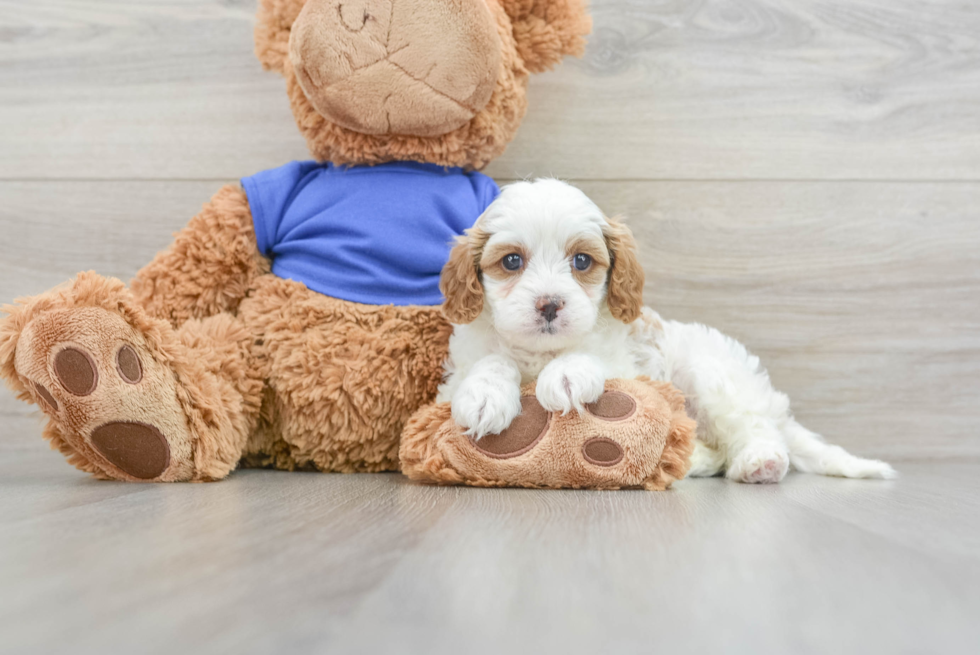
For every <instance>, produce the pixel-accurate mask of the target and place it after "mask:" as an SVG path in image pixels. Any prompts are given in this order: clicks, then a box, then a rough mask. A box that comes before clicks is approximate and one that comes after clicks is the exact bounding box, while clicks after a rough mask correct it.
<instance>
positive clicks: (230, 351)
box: [0, 0, 590, 481]
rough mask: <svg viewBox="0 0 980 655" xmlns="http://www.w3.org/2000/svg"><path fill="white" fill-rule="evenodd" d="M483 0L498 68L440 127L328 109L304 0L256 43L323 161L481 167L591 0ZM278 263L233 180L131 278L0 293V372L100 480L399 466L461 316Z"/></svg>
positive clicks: (569, 42)
mask: <svg viewBox="0 0 980 655" xmlns="http://www.w3.org/2000/svg"><path fill="white" fill-rule="evenodd" d="M469 1H476V2H479V1H484V0H469ZM485 1H486V2H487V7H488V8H489V10H490V15H491V16H492V17H493V20H494V21H495V27H496V29H497V32H498V35H499V37H500V39H499V40H500V44H501V62H502V63H501V66H500V67H499V76H498V79H497V80H496V83H495V86H494V90H493V92H492V95H491V98H490V100H489V102H488V103H487V104H486V106H485V107H483V109H482V110H480V111H479V112H478V113H477V114H476V115H475V117H474V118H473V119H472V120H471V121H470V122H469V123H467V124H466V125H464V126H462V127H460V128H458V129H455V130H453V131H451V132H449V133H447V134H444V135H442V136H439V137H426V138H423V137H406V136H398V135H388V136H376V135H375V136H372V135H366V134H359V133H356V132H353V131H350V130H347V129H344V128H341V127H339V126H337V125H334V124H332V123H330V122H328V121H327V120H325V119H324V118H323V117H322V116H320V115H319V114H317V113H316V111H315V110H314V109H313V106H312V104H311V103H310V102H309V100H308V99H307V98H306V96H305V95H304V94H303V91H302V89H301V88H300V86H299V84H298V83H297V80H296V77H295V74H294V72H293V70H292V67H291V66H292V64H291V62H290V59H289V33H290V28H291V26H292V25H293V23H294V21H295V20H296V18H297V16H298V15H299V14H300V11H301V10H302V8H303V5H304V4H305V2H306V0H261V3H260V7H259V13H258V21H257V24H256V28H255V44H256V53H257V55H258V57H259V59H260V61H261V62H262V64H263V65H264V66H265V67H266V68H269V69H273V70H276V71H279V72H280V73H282V74H283V75H284V76H285V78H286V88H287V92H288V94H289V98H290V102H291V104H292V107H293V112H294V114H295V117H296V122H297V125H298V126H299V129H300V131H301V132H302V133H303V135H304V136H305V137H306V139H307V142H308V145H309V148H310V151H311V152H312V153H313V155H314V157H316V158H317V159H319V160H329V161H333V162H334V163H338V164H341V163H344V164H353V163H357V164H372V163H379V162H385V161H392V160H417V161H422V162H429V163H435V164H442V165H453V166H462V167H465V168H468V169H478V168H481V167H482V166H484V165H485V164H486V163H487V162H489V161H490V160H491V159H493V158H494V157H496V156H497V155H499V154H500V153H501V152H503V150H504V148H505V147H506V145H507V143H508V142H509V141H510V140H511V139H512V138H513V136H514V134H515V132H516V130H517V128H518V125H519V124H520V121H521V119H522V117H523V115H524V111H525V107H526V87H527V79H528V73H529V71H539V70H544V69H546V68H548V67H550V66H553V65H554V64H556V63H557V62H558V61H559V60H560V59H561V57H562V56H563V55H565V54H577V53H579V52H581V49H582V46H583V36H584V35H585V34H586V33H587V32H588V30H589V25H590V23H589V19H588V17H587V15H586V14H585V10H584V5H583V3H582V2H581V1H580V0H521V1H514V0H503V1H502V2H498V1H497V0H485ZM269 271H270V262H269V261H268V260H267V259H266V258H264V257H263V256H262V255H261V254H260V253H259V252H258V250H257V247H256V239H255V234H254V230H253V225H252V216H251V212H250V211H249V206H248V200H247V198H246V196H245V194H244V192H243V191H242V190H241V189H240V188H238V187H237V186H227V187H224V188H222V189H221V190H219V191H218V193H217V194H216V195H215V196H214V197H213V198H212V199H211V201H210V202H209V203H208V204H207V205H205V207H204V209H203V210H202V211H201V213H200V214H198V215H197V216H196V217H195V218H194V219H193V220H192V221H191V222H190V224H188V226H187V227H186V228H184V230H182V231H181V232H180V233H179V234H178V235H177V237H176V239H175V241H174V242H173V244H172V245H171V246H170V247H169V248H167V249H166V250H165V251H163V252H162V253H160V254H159V255H158V256H157V257H156V258H155V259H154V260H153V261H152V262H150V263H149V264H148V265H147V266H146V267H145V268H143V269H142V270H141V271H140V272H139V273H138V274H137V277H136V279H135V280H133V282H132V284H131V286H130V287H129V288H127V287H126V286H125V285H123V284H122V283H121V282H119V281H118V280H114V279H108V278H102V277H100V276H98V275H95V274H94V273H83V274H80V275H79V276H78V277H77V278H76V279H75V280H73V281H72V282H70V283H69V284H67V285H66V286H63V287H59V288H56V289H53V290H51V291H48V292H46V293H43V294H41V295H39V296H36V297H34V298H27V299H22V300H20V301H18V302H17V303H15V304H14V305H9V306H6V307H4V308H3V310H4V311H5V312H6V313H7V316H6V317H5V318H2V319H0V377H2V378H3V379H4V380H5V381H6V382H7V384H8V385H9V386H10V387H11V388H12V389H13V390H14V391H15V392H16V393H17V395H18V397H19V398H21V399H22V400H25V401H27V402H31V403H35V404H37V405H38V406H39V407H41V408H42V410H44V411H45V413H46V414H47V416H48V418H49V422H48V425H47V427H46V428H45V430H44V436H45V438H47V439H48V440H49V441H50V442H51V445H52V447H54V448H56V449H58V450H59V451H60V452H62V454H64V455H65V457H66V458H67V459H68V461H69V462H70V463H71V464H73V465H74V466H76V467H78V468H79V469H81V470H83V471H87V472H89V473H92V474H94V475H96V476H98V477H102V478H112V479H119V480H131V481H135V480H153V481H182V480H194V481H207V480H217V479H220V478H222V477H224V476H226V475H227V474H228V473H229V472H230V471H231V470H233V469H234V468H235V467H236V466H237V465H240V464H241V465H247V466H270V467H276V468H282V469H289V470H292V469H319V470H324V471H345V472H353V471H382V470H392V469H396V468H398V440H399V436H400V434H401V432H402V429H403V427H404V426H405V424H406V422H407V421H408V419H409V417H410V416H411V415H412V414H413V412H415V411H416V410H417V409H418V408H419V407H420V406H422V405H424V404H425V403H428V402H430V401H431V400H432V399H433V398H434V396H435V393H436V389H437V386H438V384H439V382H440V379H441V365H442V362H443V360H444V359H445V357H446V350H447V343H448V339H449V333H450V327H449V324H448V323H447V321H446V319H445V318H444V317H443V315H442V314H441V311H440V308H439V307H394V306H371V305H361V304H357V303H353V302H346V301H341V300H337V299H334V298H329V297H327V296H324V295H321V294H318V293H315V292H312V291H310V290H309V289H307V288H306V287H305V286H304V285H302V284H299V283H297V282H292V281H289V280H284V279H280V278H277V277H275V276H273V275H271V274H270V272H269ZM124 355H125V356H126V357H128V359H126V362H127V365H128V368H127V367H125V366H123V363H122V362H123V359H122V358H123V357H124ZM137 374H138V375H137ZM134 375H137V377H138V378H139V381H138V383H134V382H133V376H134ZM79 380H82V381H84V382H85V385H82V386H84V387H85V388H82V386H79ZM89 382H91V385H89ZM89 386H91V387H92V388H91V389H89V388H88V387H89ZM107 426H108V427H109V428H111V429H109V430H104V429H102V428H105V427H107ZM100 430H102V431H101V432H100ZM161 440H162V441H161Z"/></svg>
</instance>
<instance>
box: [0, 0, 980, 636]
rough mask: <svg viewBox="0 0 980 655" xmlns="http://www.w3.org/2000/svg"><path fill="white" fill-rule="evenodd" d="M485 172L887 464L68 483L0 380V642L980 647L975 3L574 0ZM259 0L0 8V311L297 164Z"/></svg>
mask: <svg viewBox="0 0 980 655" xmlns="http://www.w3.org/2000/svg"><path fill="white" fill-rule="evenodd" d="M591 4H592V5H593V8H594V10H593V11H594V16H595V25H596V29H595V33H594V35H593V37H592V39H591V41H590V44H589V47H588V51H587V54H586V56H585V58H584V59H583V60H581V61H571V62H568V63H566V64H565V65H564V66H562V67H561V68H560V69H559V70H557V71H556V72H553V73H549V74H546V75H542V76H538V77H536V78H535V79H534V80H533V82H532V88H531V94H530V111H529V114H528V117H527V119H526V121H525V123H524V126H523V127H522V130H521V132H520V134H519V136H518V138H517V140H516V141H515V142H514V144H513V145H512V146H511V147H510V148H509V150H508V151H507V153H506V154H505V155H504V156H503V157H502V158H501V159H500V160H499V161H497V162H494V163H493V164H492V165H491V167H490V168H489V169H488V172H489V173H490V174H492V175H494V176H495V177H496V178H497V179H498V180H500V181H502V182H503V181H507V180H511V179H517V178H521V177H524V176H529V175H537V176H539V175H556V176H559V177H563V178H566V179H569V180H572V181H574V182H575V183H577V184H579V185H580V186H582V187H583V188H584V189H585V190H586V191H587V192H588V193H589V194H590V195H592V196H593V197H594V198H595V199H596V200H597V201H598V202H599V204H600V205H601V206H602V207H603V208H605V209H606V210H607V211H608V212H609V213H622V214H624V215H625V216H626V217H627V219H628V220H629V221H630V223H631V225H632V226H633V228H634V230H635V231H636V233H637V235H638V237H639V238H640V240H641V242H642V244H643V247H642V254H643V261H644V264H645V266H646V268H647V270H648V273H649V279H650V284H649V287H648V289H647V301H648V302H649V303H650V304H651V305H653V306H654V307H656V308H657V309H658V310H659V311H661V313H663V314H664V315H666V316H669V317H675V318H680V319H683V320H694V321H701V322H705V323H709V324H712V325H715V326H717V327H719V328H720V329H722V330H724V331H726V332H728V333H730V334H732V335H734V336H736V337H738V338H739V339H741V340H743V341H744V342H745V343H746V344H747V345H748V346H749V347H750V349H752V350H753V351H754V352H756V353H757V354H759V355H760V356H761V357H762V358H763V361H764V362H765V364H766V365H767V367H768V368H769V370H770V373H771V375H772V377H773V379H774V380H775V382H776V384H777V386H779V387H780V388H782V389H783V390H785V391H786V392H788V393H789V394H790V396H791V398H792V399H793V403H794V409H795V411H796V414H797V416H798V417H799V418H800V419H801V420H802V421H803V422H805V423H806V424H807V425H809V426H810V427H812V428H814V429H816V430H818V431H820V432H822V433H824V434H825V435H826V436H827V437H828V438H829V439H831V440H833V441H835V442H837V443H840V444H842V445H845V446H846V447H848V448H850V449H852V450H855V451H857V452H860V453H863V454H866V455H871V456H875V457H881V458H885V459H889V460H891V461H893V462H894V463H895V464H896V466H897V467H898V468H899V470H900V471H901V473H902V474H903V477H902V478H901V479H899V480H897V481H894V482H859V481H843V480H831V479H820V478H814V477H809V476H799V475H797V476H791V477H790V478H788V479H787V481H786V482H785V483H784V484H782V485H780V486H779V487H776V488H749V487H741V486H737V485H732V484H728V483H726V482H724V481H721V480H689V481H684V482H682V483H681V484H678V485H677V489H676V491H675V492H672V493H668V494H641V493H609V494H600V493H554V492H526V491H486V490H471V489H432V488H425V487H418V486H414V485H412V484H410V483H408V482H406V481H405V480H403V479H402V478H400V477H399V476H396V475H382V476H360V477H345V476H323V475H309V474H293V475H287V474H275V473H266V472H254V471H249V472H239V473H236V474H235V475H233V476H232V477H231V478H230V479H229V480H227V481H224V482H222V483H220V484H214V485H184V486H167V487H153V486H142V485H120V484H113V483H97V482H94V481H91V480H88V479H87V478H86V477H85V476H83V475H81V474H79V473H77V472H75V471H74V470H73V469H71V468H70V467H68V466H67V465H66V464H65V463H64V462H63V461H62V460H61V458H60V456H58V455H57V454H56V453H52V452H50V451H47V450H46V449H45V446H44V444H43V443H42V442H41V441H40V438H39V422H38V419H37V417H36V416H32V413H31V410H30V409H29V408H28V407H26V406H21V405H19V404H17V403H15V402H14V401H13V399H12V398H11V397H10V395H9V394H7V393H0V651H9V652H17V653H20V652H32V651H33V652H41V653H48V652H56V651H67V650H72V651H81V652H86V651H90V650H95V649H97V648H98V649H100V650H103V651H106V650H108V651H109V652H115V651H122V650H123V649H124V648H125V649H128V650H135V651H137V652H155V651H162V650H165V649H166V650H168V651H172V650H175V649H177V650H184V651H191V652H192V651H195V650H205V649H207V650H210V651H215V652H222V651H226V650H232V649H234V650H236V651H244V652H275V653H284V652H292V651H308V650H313V649H317V650H330V651H331V652H356V651H359V652H379V651H382V649H383V650H384V652H433V653H439V652H448V651H463V652H482V651H488V652H489V651H491V650H493V651H495V652H500V651H501V650H502V649H505V650H514V651H527V652H548V651H564V652H569V653H571V652H588V651H591V652H596V651H599V652H607V651H614V650H617V649H618V650H622V651H626V652H629V651H641V652H652V651H654V650H661V649H672V650H679V651H688V652H706V651H708V649H712V650H717V651H723V652H736V651H737V652H759V653H787V652H807V653H809V652H814V653H816V652H855V653H874V652H889V653H892V652H898V653H904V652H909V653H913V652H915V653H922V652H929V653H932V652H971V653H972V652H980V628H978V627H977V621H976V616H977V615H978V610H980V591H978V583H980V567H978V562H977V558H978V555H980V521H978V519H977V515H978V511H977V510H978V502H980V493H978V492H980V482H978V479H980V302H978V298H980V4H978V3H977V1H976V0H849V1H848V2H839V1H837V0H657V1H656V2H654V1H648V0H592V3H591ZM254 9H255V0H152V1H151V0H0V303H2V302H6V301H8V300H10V299H13V298H14V297H15V296H18V295H26V294H31V293H37V292H39V291H42V290H44V289H46V288H48V287H50V286H52V285H54V284H57V283H59V282H62V281H64V280H65V279H67V278H68V277H70V276H71V275H73V274H74V273H75V272H77V271H79V270H83V269H95V270H97V271H99V272H101V273H105V274H111V275H116V276H119V277H121V278H123V279H126V278H128V277H130V276H131V275H132V274H133V273H134V272H135V271H136V270H137V269H138V268H139V266H140V265H142V264H144V263H146V262H147V261H148V260H149V259H150V257H152V255H153V253H154V252H156V251H157V250H158V249H160V248H162V247H164V246H166V245H167V243H168V242H169V240H170V234H171V233H172V232H173V231H175V230H177V229H179V228H180V227H181V226H182V225H183V224H185V223H186V222H187V220H188V219H189V218H190V216H191V215H193V214H194V213H195V211H196V210H197V208H199V207H200V205H201V204H202V203H203V202H204V201H206V200H207V198H208V197H209V196H210V195H211V194H212V193H213V192H214V191H215V190H216V189H217V188H218V187H219V186H220V184H222V183H224V182H226V181H232V180H235V179H237V178H239V177H241V176H244V175H249V174H252V173H254V172H256V171H258V170H262V169H265V168H270V167H273V166H278V165H281V164H283V163H285V162H286V161H289V160H291V159H298V158H305V157H306V156H307V155H306V151H305V147H304V144H303V142H302V140H301V139H300V137H299V136H298V134H297V131H296V129H295V126H294V123H293V120H292V117H291V115H290V113H289V108H288V104H287V102H286V98H285V93H284V85H283V83H282V81H281V79H279V78H277V77H276V76H274V75H271V74H268V73H263V72H262V71H261V70H260V69H259V67H258V64H257V63H256V62H255V60H254V57H253V56H252V53H251V50H252V42H251V29H252V17H253V14H254Z"/></svg>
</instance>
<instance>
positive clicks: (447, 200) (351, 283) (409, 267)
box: [242, 161, 500, 305]
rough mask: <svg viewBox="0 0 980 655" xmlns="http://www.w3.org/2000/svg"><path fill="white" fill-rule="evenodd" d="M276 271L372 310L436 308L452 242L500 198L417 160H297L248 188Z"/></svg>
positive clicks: (478, 180) (484, 185) (489, 187)
mask: <svg viewBox="0 0 980 655" xmlns="http://www.w3.org/2000/svg"><path fill="white" fill-rule="evenodd" d="M242 186H243V187H244V188H245V193H246V194H248V204H249V208H250V209H251V211H252V220H253V222H254V224H255V236H256V239H257V240H258V246H259V251H260V252H261V253H262V254H263V255H265V256H266V257H269V258H270V259H272V272H273V273H275V274H276V275H278V276H279V277H284V278H289V279H291V280H296V281H297V282H302V283H303V284H305V285H306V286H307V287H309V288H310V289H312V290H314V291H318V292H320V293H323V294H326V295H328V296H333V297H334V298H340V299H342V300H350V301H353V302H359V303H365V304H371V305H388V304H393V305H438V304H440V303H441V302H442V294H441V293H440V292H439V274H440V272H441V271H442V267H443V266H445V264H446V261H447V260H448V259H449V250H450V248H451V247H452V242H453V241H454V240H455V238H456V237H457V236H459V235H461V234H463V231H464V230H466V229H468V228H470V227H472V226H473V223H475V222H476V219H477V218H479V216H480V214H482V213H483V210H485V209H486V208H487V206H488V205H489V204H490V203H491V202H493V200H494V198H496V197H497V194H498V193H499V192H500V190H499V189H498V188H497V185H496V184H495V183H494V181H493V180H491V179H490V178H489V177H487V176H486V175H483V174H481V173H466V172H464V171H463V170H462V169H460V168H443V167H441V166H435V165H432V164H420V163H415V162H392V163H388V164H380V165H377V166H350V167H345V166H335V165H333V164H329V163H327V164H320V163H317V162H312V161H309V162H293V163H291V164H287V165H285V166H283V167H281V168H274V169H272V170H268V171H263V172H261V173H259V174H258V175H253V176H252V177H246V178H244V179H243V180H242Z"/></svg>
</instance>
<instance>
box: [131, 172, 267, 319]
mask: <svg viewBox="0 0 980 655" xmlns="http://www.w3.org/2000/svg"><path fill="white" fill-rule="evenodd" d="M270 266H271V265H270V261H269V260H268V259H267V258H266V257H264V256H262V254H261V253H260V252H259V250H258V246H257V245H256V237H255V228H254V225H253V222H252V213H251V211H250V210H249V205H248V197H247V196H246V194H245V191H244V190H243V189H242V188H241V187H239V186H237V185H227V186H225V187H222V188H221V190H219V191H218V193H216V194H215V195H214V197H213V198H211V200H210V201H209V202H208V203H207V204H206V205H205V206H204V208H203V209H202V210H201V212H200V213H199V214H198V215H197V216H195V217H194V218H193V219H191V221H190V223H188V224H187V226H186V227H185V228H184V229H182V230H181V231H180V232H178V233H177V236H176V238H175V240H174V242H173V243H172V244H171V245H170V246H169V247H168V248H167V249H166V250H164V251H162V252H160V253H159V254H158V255H157V256H156V257H154V259H153V261H151V262H150V263H149V264H147V265H146V266H145V267H143V269H141V270H140V271H139V272H138V273H137V274H136V277H135V278H134V279H133V281H132V283H131V288H132V291H133V294H134V296H135V297H136V300H137V301H138V302H139V303H141V304H142V305H143V307H144V308H145V309H146V310H147V312H148V313H150V314H151V315H152V316H154V317H156V318H161V319H165V320H168V321H170V323H171V324H172V325H173V326H174V327H179V326H180V325H182V324H183V323H184V322H185V321H187V320H188V319H191V318H198V319H200V318H206V317H208V316H213V315H215V314H218V313H220V312H235V311H236V310H237V309H238V304H239V303H240V302H241V301H242V299H243V298H244V297H245V295H246V294H247V293H248V290H249V289H250V288H251V287H252V285H253V283H254V281H255V278H256V277H258V276H260V275H263V274H265V273H268V272H269V270H270Z"/></svg>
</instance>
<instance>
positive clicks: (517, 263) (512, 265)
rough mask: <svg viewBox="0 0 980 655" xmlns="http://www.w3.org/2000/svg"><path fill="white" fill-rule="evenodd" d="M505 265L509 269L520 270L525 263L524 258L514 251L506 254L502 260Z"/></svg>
mask: <svg viewBox="0 0 980 655" xmlns="http://www.w3.org/2000/svg"><path fill="white" fill-rule="evenodd" d="M500 263H501V264H503V265H504V268H506V269H507V270H508V271H517V270H520V268H521V266H523V265H524V258H523V257H521V256H520V255H518V254H517V253H516V252H512V253H510V254H509V255H506V256H505V257H504V258H503V259H502V260H501V262H500Z"/></svg>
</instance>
